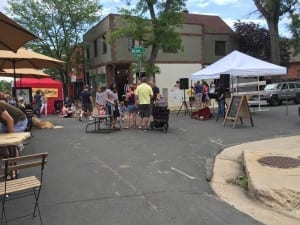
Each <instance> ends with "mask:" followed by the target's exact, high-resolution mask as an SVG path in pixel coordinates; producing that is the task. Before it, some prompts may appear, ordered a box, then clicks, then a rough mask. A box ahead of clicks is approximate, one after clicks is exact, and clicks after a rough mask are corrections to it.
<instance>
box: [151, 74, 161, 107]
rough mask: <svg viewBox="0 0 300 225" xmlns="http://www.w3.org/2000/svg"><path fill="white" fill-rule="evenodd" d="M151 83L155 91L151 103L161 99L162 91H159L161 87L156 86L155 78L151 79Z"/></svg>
mask: <svg viewBox="0 0 300 225" xmlns="http://www.w3.org/2000/svg"><path fill="white" fill-rule="evenodd" d="M149 84H150V86H151V87H152V92H153V96H152V99H151V100H152V101H151V103H155V101H156V100H158V99H160V91H159V88H158V87H157V86H156V83H155V80H154V79H151V80H150V81H149Z"/></svg>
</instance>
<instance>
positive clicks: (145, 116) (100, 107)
mask: <svg viewBox="0 0 300 225" xmlns="http://www.w3.org/2000/svg"><path fill="white" fill-rule="evenodd" d="M124 91H125V94H124V95H123V96H122V98H121V99H119V95H118V91H117V89H116V86H115V84H111V85H109V86H108V87H106V86H99V87H98V89H97V92H96V94H95V96H94V97H93V96H92V93H91V91H90V90H89V87H88V85H85V87H84V89H83V91H82V92H81V93H80V98H81V109H80V115H79V120H80V121H82V118H83V117H84V116H86V117H87V118H88V119H90V120H92V119H93V118H92V113H93V109H94V108H96V114H97V115H111V116H112V128H115V124H116V120H117V118H118V117H120V119H121V120H122V121H123V122H124V124H125V125H124V127H123V128H124V129H129V128H138V129H143V130H148V129H149V118H150V114H151V109H152V104H153V103H154V102H155V101H156V100H157V99H158V98H159V97H160V91H159V88H158V87H157V86H156V85H155V81H154V79H151V78H147V77H143V78H142V80H141V81H139V82H138V83H137V84H130V85H126V90H124Z"/></svg>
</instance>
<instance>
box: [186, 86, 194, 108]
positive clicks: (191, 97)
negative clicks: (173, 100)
mask: <svg viewBox="0 0 300 225" xmlns="http://www.w3.org/2000/svg"><path fill="white" fill-rule="evenodd" d="M186 93H187V95H188V97H189V105H190V108H192V107H193V104H194V102H195V90H194V87H193V86H191V87H190V88H189V89H188V90H187V91H186Z"/></svg>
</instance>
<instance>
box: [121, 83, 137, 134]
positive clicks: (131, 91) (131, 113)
mask: <svg viewBox="0 0 300 225" xmlns="http://www.w3.org/2000/svg"><path fill="white" fill-rule="evenodd" d="M135 100H136V97H135V87H134V86H130V87H129V88H128V89H127V93H126V102H127V112H128V116H127V119H126V125H125V127H124V128H129V127H132V128H135V126H136V111H137V107H136V101H135Z"/></svg>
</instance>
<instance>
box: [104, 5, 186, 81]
mask: <svg viewBox="0 0 300 225" xmlns="http://www.w3.org/2000/svg"><path fill="white" fill-rule="evenodd" d="M186 1H187V0H157V1H153V0H139V1H138V2H137V4H136V7H135V8H134V9H132V10H127V9H122V10H121V15H122V16H121V19H122V20H123V21H124V24H125V26H123V27H122V28H119V29H116V30H114V31H111V32H110V33H108V35H107V37H108V40H109V42H113V41H114V40H116V39H119V38H123V37H132V38H133V39H135V40H137V41H138V42H139V43H140V44H141V45H143V47H145V48H148V47H150V46H151V53H150V57H149V58H148V59H147V62H146V63H144V68H145V71H146V73H147V75H153V76H154V75H155V72H157V71H158V68H157V67H156V66H155V61H156V58H157V56H158V51H159V50H160V49H165V50H168V51H173V52H176V51H177V50H180V49H182V46H181V37H180V34H179V33H178V32H176V28H178V27H179V26H181V25H182V24H183V21H184V16H183V13H182V10H183V7H184V6H185V2H186ZM130 2H131V1H130V0H128V4H129V5H130ZM149 15H150V18H149Z"/></svg>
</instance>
